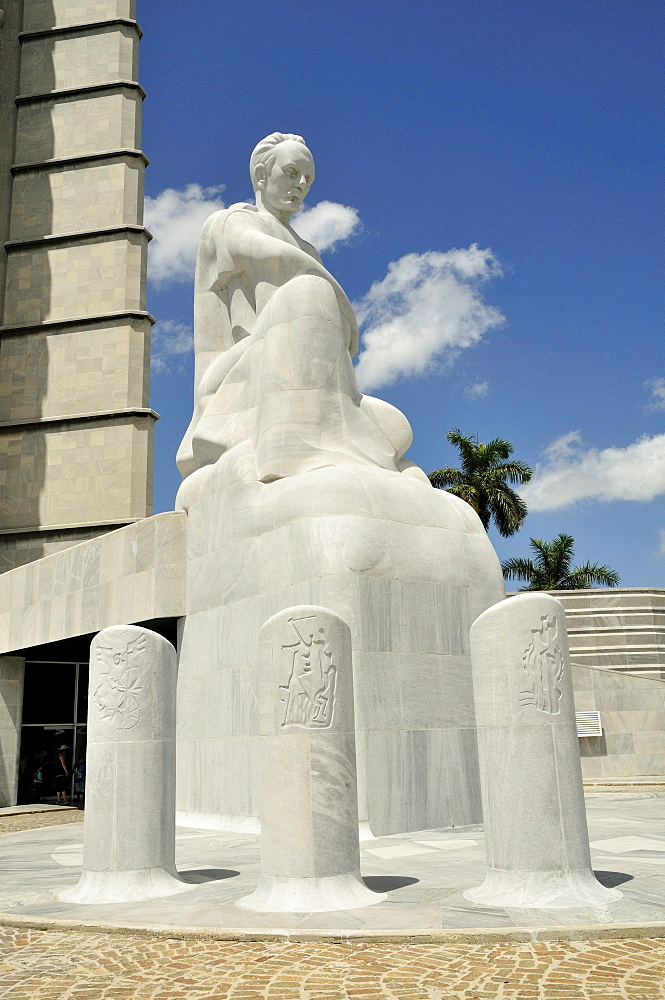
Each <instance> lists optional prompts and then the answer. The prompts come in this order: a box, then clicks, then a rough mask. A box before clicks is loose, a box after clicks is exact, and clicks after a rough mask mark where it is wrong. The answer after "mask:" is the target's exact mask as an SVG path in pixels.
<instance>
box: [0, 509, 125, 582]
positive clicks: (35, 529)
mask: <svg viewBox="0 0 665 1000" xmlns="http://www.w3.org/2000/svg"><path fill="white" fill-rule="evenodd" d="M137 521H145V517H118V518H112V519H111V520H106V521H104V520H97V521H86V522H85V523H82V522H81V521H76V522H75V523H72V524H34V525H31V526H29V527H27V528H0V539H1V538H2V537H3V536H4V535H37V534H48V532H50V531H89V530H90V528H125V527H126V526H127V525H128V524H136V523H137ZM25 565H27V564H25ZM15 568H17V569H20V566H19V567H15ZM6 572H8V570H7V571H6Z"/></svg>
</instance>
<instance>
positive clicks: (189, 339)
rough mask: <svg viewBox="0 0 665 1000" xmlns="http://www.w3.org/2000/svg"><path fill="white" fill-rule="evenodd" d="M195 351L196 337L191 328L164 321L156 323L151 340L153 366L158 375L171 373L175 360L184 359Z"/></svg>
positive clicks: (173, 321) (172, 321)
mask: <svg viewBox="0 0 665 1000" xmlns="http://www.w3.org/2000/svg"><path fill="white" fill-rule="evenodd" d="M193 350H194V335H193V333H192V328H191V326H187V324H186V323H177V322H176V321H175V320H172V319H163V320H160V321H159V323H155V325H154V326H153V328H152V338H151V364H152V370H153V371H154V372H156V373H161V372H166V371H170V370H171V369H172V368H173V359H174V358H177V357H180V358H182V357H183V355H185V354H190V353H192V352H193Z"/></svg>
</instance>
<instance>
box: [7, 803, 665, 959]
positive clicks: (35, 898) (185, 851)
mask: <svg viewBox="0 0 665 1000" xmlns="http://www.w3.org/2000/svg"><path fill="white" fill-rule="evenodd" d="M588 813H589V829H590V832H591V839H592V842H595V841H596V840H606V839H608V838H610V839H612V838H617V839H618V838H626V837H638V836H639V837H640V838H643V839H644V840H645V841H648V842H649V846H642V847H640V848H639V849H633V850H630V851H626V852H621V853H619V852H617V853H612V854H610V853H609V851H606V850H605V849H603V848H598V850H595V849H593V847H592V861H593V867H594V870H595V872H596V874H597V876H598V877H599V878H600V879H601V880H602V882H603V884H604V885H606V886H616V885H619V886H620V887H621V889H622V891H623V896H622V898H621V899H618V900H615V901H613V902H612V901H610V902H609V903H608V902H603V903H602V904H600V905H589V906H587V907H585V908H583V909H580V908H577V907H576V908H573V909H568V910H566V909H531V908H528V907H519V906H512V907H504V906H497V907H488V906H480V905H478V904H474V903H472V902H470V901H469V900H467V899H465V898H464V895H463V892H464V890H465V889H467V888H469V887H470V886H472V885H477V884H478V882H479V881H481V880H482V877H483V873H484V871H485V846H484V837H483V831H482V827H478V826H474V827H466V828H461V829H455V830H443V831H442V830H427V831H424V830H423V831H419V832H417V833H413V834H410V835H402V836H395V837H385V838H381V839H377V840H373V841H371V842H367V843H363V844H361V865H362V871H363V876H364V878H365V880H366V882H367V884H368V886H369V887H370V888H371V889H372V890H374V891H380V892H385V893H386V894H387V898H386V899H385V901H384V902H380V903H378V904H377V905H376V906H370V907H364V908H360V909H357V908H354V909H352V910H347V911H344V910H341V911H340V910H337V911H334V912H332V913H313V912H309V913H261V912H250V911H245V910H242V909H240V908H239V907H237V906H236V905H235V902H236V900H238V899H240V898H241V897H242V896H245V895H247V893H248V892H251V891H252V889H253V888H254V887H255V886H256V884H257V882H258V880H259V878H260V866H261V862H260V840H259V838H258V837H257V836H256V835H254V834H251V833H242V834H240V833H228V832H219V831H217V832H215V831H210V830H202V829H192V828H185V827H181V828H179V829H178V830H177V837H176V862H177V865H178V871H179V872H180V876H181V877H182V878H183V879H185V880H186V881H187V883H188V884H189V885H190V887H191V890H190V892H187V893H184V894H182V895H177V896H171V897H166V898H163V899H153V900H146V901H144V902H140V903H105V904H96V905H95V904H91V905H89V906H85V907H83V906H77V905H75V904H73V903H67V902H64V901H59V900H58V894H59V893H60V892H61V891H62V890H63V889H65V888H66V887H67V886H71V885H74V884H75V883H76V881H77V879H78V877H79V871H80V868H81V861H82V844H81V839H82V825H80V824H66V825H63V826H55V827H50V828H44V829H39V830H30V831H26V832H25V833H17V834H7V835H5V836H3V837H0V911H2V913H3V914H4V913H8V912H9V913H11V914H18V915H19V916H20V917H22V918H27V919H28V920H33V921H36V922H39V924H40V926H44V924H48V922H49V921H51V920H64V921H85V922H87V924H88V926H90V925H92V926H95V927H96V928H97V929H98V928H99V926H100V925H103V924H110V925H115V926H121V927H127V928H132V929H133V930H135V931H136V930H137V929H140V928H141V927H148V928H151V929H152V928H154V927H157V926H160V927H162V928H164V929H165V931H166V932H167V936H168V931H169V930H170V931H171V932H172V933H177V929H178V928H189V929H190V933H191V929H193V928H200V929H201V932H202V934H205V933H206V932H208V933H210V932H212V931H213V930H214V931H217V932H218V933H219V932H220V931H223V930H226V933H227V934H228V935H235V936H236V937H237V936H240V937H242V935H243V934H244V933H246V934H251V935H254V934H268V935H275V934H277V935H280V936H282V935H283V939H284V940H287V939H288V938H292V939H293V937H295V938H296V939H297V935H298V934H299V933H311V932H312V931H315V932H316V931H317V930H319V931H321V932H323V933H326V932H328V933H332V934H335V935H349V936H355V935H359V936H361V937H362V935H364V934H373V935H376V934H377V933H380V934H383V935H390V934H392V933H394V934H396V935H402V936H408V937H409V938H419V937H420V936H421V935H424V936H425V940H427V939H428V937H427V936H428V935H430V934H431V933H432V932H435V933H437V934H438V935H440V934H441V931H442V930H443V932H444V934H445V931H446V929H449V930H450V931H451V932H452V933H454V932H455V931H457V930H459V929H463V928H466V929H474V930H475V931H477V932H478V933H480V934H482V933H483V931H487V932H488V934H489V935H496V933H497V932H502V931H507V932H508V933H510V931H511V930H514V929H515V928H521V929H522V934H524V930H527V929H528V930H530V931H533V932H537V934H536V933H534V936H537V937H538V938H541V939H542V938H547V937H550V938H552V939H556V937H557V935H559V934H560V933H561V929H562V928H566V930H565V931H564V935H565V937H566V938H571V937H572V938H574V937H575V936H576V934H577V935H578V936H579V937H580V938H582V939H583V938H585V937H586V938H587V939H588V937H589V934H590V932H589V926H590V925H591V926H593V927H594V931H593V935H594V936H597V937H600V936H602V935H603V934H609V935H612V936H614V937H617V936H620V935H621V933H624V932H622V931H620V928H622V927H623V928H626V929H627V933H626V934H625V936H630V935H631V932H632V928H633V927H634V926H635V925H637V928H638V929H637V930H636V933H638V934H639V933H642V934H643V933H644V932H645V924H646V925H648V924H653V925H654V930H653V933H654V934H656V935H658V934H661V935H662V929H663V928H664V927H665V836H664V835H663V833H662V831H663V830H664V829H665V795H649V794H641V795H639V794H637V793H636V794H634V795H616V794H604V795H594V796H592V797H590V798H589V800H588ZM627 846H629V847H635V845H634V844H633V843H632V841H631V842H629V843H628V845H627ZM379 852H380V853H379ZM10 919H11V917H10ZM429 939H430V940H431V938H429ZM521 939H522V940H524V937H522V938H521Z"/></svg>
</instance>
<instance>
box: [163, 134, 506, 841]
mask: <svg viewBox="0 0 665 1000" xmlns="http://www.w3.org/2000/svg"><path fill="white" fill-rule="evenodd" d="M250 172H251V177H252V183H253V184H254V190H255V191H256V204H255V205H246V204H239V205H232V206H231V207H230V208H228V209H225V210H224V211H221V212H216V213H215V214H214V215H212V216H211V217H210V218H209V219H208V220H207V222H206V223H205V225H204V227H203V234H202V237H201V243H200V248H199V255H198V261H197V267H196V290H195V316H194V340H195V351H196V368H195V409H194V415H193V418H192V422H191V424H190V427H189V429H188V430H187V433H186V435H185V437H184V440H183V442H182V444H181V446H180V450H179V453H178V466H179V468H180V470H181V472H182V474H183V477H184V482H183V483H182V485H181V487H180V491H179V494H178V498H177V500H176V506H177V507H178V508H179V509H181V510H185V511H186V512H187V546H188V569H187V614H186V616H185V618H184V620H183V621H182V628H181V632H180V635H179V666H178V734H179V735H178V760H179V765H178V766H179V768H180V774H181V777H180V778H179V784H178V811H179V814H180V817H181V821H183V822H187V823H192V824H193V825H195V826H204V827H205V826H209V825H216V824H222V825H224V824H226V825H227V826H228V827H229V828H231V829H243V830H244V829H250V828H251V829H254V826H251V827H248V826H247V824H253V823H255V822H256V818H257V817H258V815H259V812H260V780H259V776H260V761H261V760H262V756H261V754H262V753H263V750H262V745H263V744H262V739H263V737H261V736H259V718H258V708H257V691H258V683H259V676H260V669H261V668H260V658H259V650H258V637H259V634H260V630H261V627H262V625H263V624H264V622H265V621H266V620H267V619H268V618H269V617H270V616H271V615H273V614H275V613H277V612H281V611H283V610H284V609H285V608H289V607H293V606H299V605H303V604H306V605H316V606H320V607H324V608H329V609H330V610H332V611H334V612H335V613H336V614H338V615H341V617H342V618H344V620H345V621H347V622H348V624H349V625H350V627H351V630H352V635H353V644H354V645H353V675H354V692H355V712H356V715H355V721H356V729H357V733H358V736H357V741H356V748H357V760H358V788H359V809H360V814H359V818H360V821H361V822H363V823H364V822H368V823H369V824H370V828H371V830H372V831H373V832H374V833H375V834H377V835H383V834H384V833H395V832H400V831H405V830H424V829H430V828H434V827H440V826H447V825H464V824H468V823H477V822H478V821H479V819H480V793H479V778H478V757H477V749H476V736H475V715H474V705H473V690H472V679H471V666H470V660H469V650H468V634H469V626H470V624H471V622H472V621H473V620H474V618H476V617H477V615H479V614H480V613H481V612H482V611H484V610H485V608H487V607H489V605H491V604H494V603H496V602H497V601H499V600H501V599H502V597H503V596H504V593H505V591H504V587H503V577H502V574H501V566H500V564H499V561H498V559H497V557H496V555H495V553H494V551H493V549H492V546H491V544H490V541H489V539H488V537H487V534H486V532H485V530H484V528H483V526H482V524H481V522H480V519H479V517H478V516H477V515H476V513H475V512H474V510H473V509H472V508H471V507H470V506H469V505H468V504H466V503H464V501H463V500H460V499H458V498H457V497H454V496H452V494H450V493H447V492H446V491H445V490H435V489H433V488H432V487H431V485H430V482H429V479H428V478H427V476H426V475H425V474H424V472H422V470H421V469H418V468H417V467H416V466H415V465H413V463H412V462H409V461H407V460H406V459H405V458H404V454H405V452H406V450H407V448H408V447H409V445H410V444H411V428H410V426H409V423H408V421H407V419H406V418H405V417H404V416H403V415H402V414H401V413H400V412H399V410H397V409H395V407H393V406H390V405H389V404H388V403H385V402H383V401H381V400H379V399H374V398H372V397H371V396H364V395H362V394H361V393H360V392H359V391H358V385H357V382H356V378H355V374H354V370H353V365H352V363H351V358H352V356H353V354H355V352H356V351H357V349H358V327H357V324H356V320H355V317H354V315H353V310H352V308H351V305H350V303H349V300H348V299H347V297H346V295H345V294H344V292H343V291H342V289H341V288H340V286H339V284H338V282H337V281H336V280H335V279H334V278H333V276H332V275H331V274H330V273H329V271H327V270H326V268H325V267H324V266H323V264H322V263H321V259H320V257H319V255H318V254H317V252H316V250H315V249H314V247H312V246H310V245H309V243H306V242H305V241H304V240H303V239H301V238H300V237H299V236H298V234H297V233H296V232H295V231H294V230H293V229H292V228H291V225H290V219H291V216H292V215H293V214H294V212H296V211H297V210H298V208H299V207H300V205H301V204H302V201H303V199H304V198H305V195H306V194H307V193H308V191H309V189H310V187H311V185H312V183H313V181H314V161H313V159H312V154H311V153H310V151H309V150H308V149H307V146H306V145H305V143H304V142H303V140H302V139H301V138H300V136H296V135H283V134H281V133H278V132H276V133H274V134H273V135H270V136H268V137H267V138H266V139H264V140H263V141H262V142H260V143H259V144H258V146H257V147H256V149H255V150H254V152H253V153H252V157H251V160H250ZM287 647H288V641H287ZM287 647H285V649H286V652H287V653H288V648H287ZM329 681H330V683H331V685H332V683H333V677H332V675H331V676H330V677H329ZM326 692H328V689H326ZM326 692H324V693H326ZM282 694H283V692H282ZM326 697H329V698H331V697H333V695H332V687H331V688H330V691H329V692H328V693H327V694H326ZM287 700H288V699H287ZM296 708H297V706H296ZM294 712H295V709H294ZM296 715H297V720H296V722H297V724H302V721H303V716H302V713H299V714H298V713H297V712H296ZM295 718H296V716H295V715H294V717H293V718H290V724H291V723H293V724H296V723H294V719H295ZM306 721H307V720H305V722H306ZM314 721H315V723H316V724H317V725H318V724H319V722H320V719H319V718H318V717H317V719H316V720H314ZM280 724H281V723H280Z"/></svg>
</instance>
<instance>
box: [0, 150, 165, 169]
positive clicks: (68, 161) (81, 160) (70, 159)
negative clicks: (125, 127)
mask: <svg viewBox="0 0 665 1000" xmlns="http://www.w3.org/2000/svg"><path fill="white" fill-rule="evenodd" d="M126 156H129V157H132V158H134V159H137V160H143V164H144V166H146V167H147V166H148V165H149V163H150V160H149V159H148V157H147V156H146V155H145V153H144V152H143V151H142V150H141V149H134V148H132V147H130V146H127V147H118V148H117V149H105V150H103V151H102V152H99V153H79V154H78V155H77V156H56V157H54V158H53V159H50V160H33V161H32V162H27V163H13V164H12V165H11V167H10V168H9V170H10V173H12V174H20V173H28V172H29V171H30V170H34V171H39V170H50V169H51V167H68V166H77V165H78V164H85V163H90V162H94V161H95V160H111V159H117V160H120V159H122V158H123V157H126Z"/></svg>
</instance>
